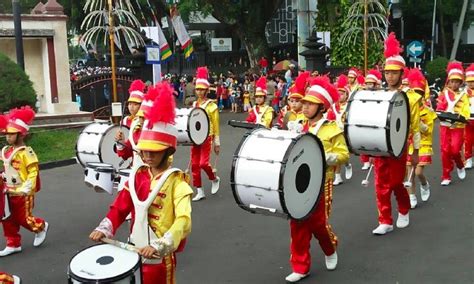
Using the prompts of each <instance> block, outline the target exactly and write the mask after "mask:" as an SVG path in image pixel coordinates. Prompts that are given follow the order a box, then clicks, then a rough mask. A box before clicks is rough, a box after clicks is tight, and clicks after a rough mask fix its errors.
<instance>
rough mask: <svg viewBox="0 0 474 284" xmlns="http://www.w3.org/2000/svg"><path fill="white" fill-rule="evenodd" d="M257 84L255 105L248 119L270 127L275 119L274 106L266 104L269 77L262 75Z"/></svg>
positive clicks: (250, 121)
mask: <svg viewBox="0 0 474 284" xmlns="http://www.w3.org/2000/svg"><path fill="white" fill-rule="evenodd" d="M255 86H256V89H255V106H254V107H253V108H251V109H250V110H249V115H248V116H247V119H246V121H247V122H249V123H254V124H261V125H263V126H265V127H267V128H270V127H272V121H273V108H272V107H271V106H268V105H267V104H265V100H266V98H267V79H266V78H265V77H261V78H260V79H258V81H257V83H256V84H255Z"/></svg>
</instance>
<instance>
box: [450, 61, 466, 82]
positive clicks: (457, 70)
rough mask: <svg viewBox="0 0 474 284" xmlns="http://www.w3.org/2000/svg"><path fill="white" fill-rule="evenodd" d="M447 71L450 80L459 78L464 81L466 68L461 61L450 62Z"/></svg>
mask: <svg viewBox="0 0 474 284" xmlns="http://www.w3.org/2000/svg"><path fill="white" fill-rule="evenodd" d="M446 72H447V73H448V80H454V79H458V80H461V81H464V68H463V67H462V63H461V62H457V61H451V62H449V64H448V67H447V68H446Z"/></svg>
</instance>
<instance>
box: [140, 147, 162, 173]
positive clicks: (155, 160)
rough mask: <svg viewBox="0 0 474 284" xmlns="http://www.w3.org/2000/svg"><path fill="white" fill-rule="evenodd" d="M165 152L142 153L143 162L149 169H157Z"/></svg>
mask: <svg viewBox="0 0 474 284" xmlns="http://www.w3.org/2000/svg"><path fill="white" fill-rule="evenodd" d="M165 153H166V150H163V151H142V156H143V161H144V162H145V163H146V164H148V165H149V166H150V167H151V168H155V169H156V168H158V167H159V166H160V164H161V161H162V160H163V157H164V156H165Z"/></svg>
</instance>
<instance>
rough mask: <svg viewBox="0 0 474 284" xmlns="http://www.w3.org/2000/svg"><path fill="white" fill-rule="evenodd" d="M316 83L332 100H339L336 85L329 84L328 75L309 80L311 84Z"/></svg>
mask: <svg viewBox="0 0 474 284" xmlns="http://www.w3.org/2000/svg"><path fill="white" fill-rule="evenodd" d="M314 85H318V86H320V87H322V88H324V89H325V90H326V91H327V92H328V93H329V95H330V96H331V98H332V100H333V102H337V101H339V92H338V91H337V89H336V87H335V86H334V85H333V84H331V79H329V77H328V76H318V77H316V78H314V79H313V80H312V81H311V86H314Z"/></svg>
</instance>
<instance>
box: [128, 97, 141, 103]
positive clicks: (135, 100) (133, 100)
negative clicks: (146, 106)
mask: <svg viewBox="0 0 474 284" xmlns="http://www.w3.org/2000/svg"><path fill="white" fill-rule="evenodd" d="M142 101H143V100H139V99H136V98H130V99H128V100H127V102H128V103H137V104H141V103H142Z"/></svg>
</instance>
